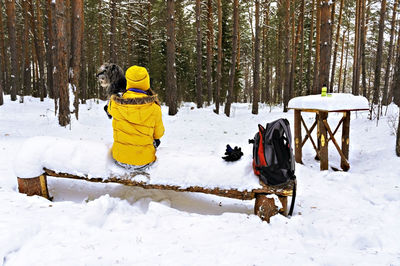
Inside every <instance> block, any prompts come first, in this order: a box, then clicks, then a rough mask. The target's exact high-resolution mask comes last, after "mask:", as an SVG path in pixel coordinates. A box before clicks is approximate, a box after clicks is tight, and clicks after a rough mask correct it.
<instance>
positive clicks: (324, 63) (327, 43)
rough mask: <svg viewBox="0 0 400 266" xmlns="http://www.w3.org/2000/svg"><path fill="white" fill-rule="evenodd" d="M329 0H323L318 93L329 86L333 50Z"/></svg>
mask: <svg viewBox="0 0 400 266" xmlns="http://www.w3.org/2000/svg"><path fill="white" fill-rule="evenodd" d="M329 2H330V1H329V0H323V1H322V3H321V59H320V60H321V61H320V63H319V64H320V65H319V69H320V70H319V87H318V90H317V93H320V92H321V88H322V87H323V86H326V87H327V88H329V66H330V61H331V57H330V54H331V53H330V51H331V23H330V22H329V20H330V16H331V5H330V4H329Z"/></svg>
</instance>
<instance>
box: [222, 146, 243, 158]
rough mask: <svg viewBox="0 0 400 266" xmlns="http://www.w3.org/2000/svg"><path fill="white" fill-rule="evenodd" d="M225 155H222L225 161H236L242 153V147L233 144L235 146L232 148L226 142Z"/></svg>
mask: <svg viewBox="0 0 400 266" xmlns="http://www.w3.org/2000/svg"><path fill="white" fill-rule="evenodd" d="M225 155H226V156H224V157H222V159H224V160H225V161H227V162H234V161H237V160H239V159H240V157H242V155H243V152H242V148H240V147H237V146H235V148H234V149H232V147H231V146H230V145H229V144H228V145H226V151H225Z"/></svg>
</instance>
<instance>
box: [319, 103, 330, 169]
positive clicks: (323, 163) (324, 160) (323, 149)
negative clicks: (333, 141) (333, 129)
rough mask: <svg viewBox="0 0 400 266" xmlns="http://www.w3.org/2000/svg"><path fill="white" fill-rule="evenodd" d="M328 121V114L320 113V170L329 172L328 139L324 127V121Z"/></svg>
mask: <svg viewBox="0 0 400 266" xmlns="http://www.w3.org/2000/svg"><path fill="white" fill-rule="evenodd" d="M326 119H328V112H323V111H320V112H319V115H318V129H319V143H320V145H321V146H320V149H319V156H320V169H321V170H328V167H329V163H328V138H327V130H326V128H325V125H324V122H323V121H324V120H326Z"/></svg>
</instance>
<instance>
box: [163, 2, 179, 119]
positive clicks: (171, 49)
mask: <svg viewBox="0 0 400 266" xmlns="http://www.w3.org/2000/svg"><path fill="white" fill-rule="evenodd" d="M166 93H167V99H168V101H167V102H168V107H169V110H168V114H169V115H176V113H177V112H178V98H177V97H178V95H177V87H176V68H175V3H174V0H167V80H166Z"/></svg>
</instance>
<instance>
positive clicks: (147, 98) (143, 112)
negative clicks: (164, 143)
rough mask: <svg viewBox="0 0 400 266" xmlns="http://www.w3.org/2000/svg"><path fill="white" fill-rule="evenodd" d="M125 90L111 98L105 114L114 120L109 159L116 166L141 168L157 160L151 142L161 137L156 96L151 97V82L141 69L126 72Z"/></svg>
mask: <svg viewBox="0 0 400 266" xmlns="http://www.w3.org/2000/svg"><path fill="white" fill-rule="evenodd" d="M125 75H126V80H127V91H126V92H125V93H124V94H123V95H122V97H119V96H117V95H113V96H112V97H111V99H110V103H109V105H108V112H109V113H110V115H111V116H112V117H113V122H112V125H113V131H114V144H113V147H112V156H113V158H114V160H116V161H117V162H119V163H122V164H127V165H133V166H143V165H147V164H149V163H152V162H154V161H155V160H156V156H155V152H156V151H155V147H154V145H153V141H154V140H155V139H160V138H161V137H162V136H163V134H164V125H163V122H162V118H161V108H160V106H159V105H158V101H157V96H156V95H151V94H152V92H151V90H150V79H149V75H148V73H147V70H146V69H145V68H143V67H139V66H132V67H130V68H129V69H128V70H127V71H126V74H125Z"/></svg>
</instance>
